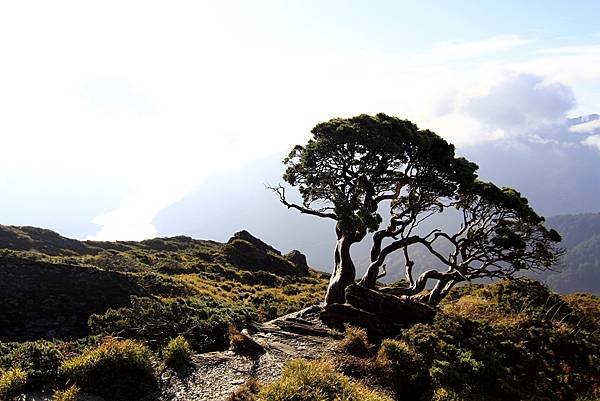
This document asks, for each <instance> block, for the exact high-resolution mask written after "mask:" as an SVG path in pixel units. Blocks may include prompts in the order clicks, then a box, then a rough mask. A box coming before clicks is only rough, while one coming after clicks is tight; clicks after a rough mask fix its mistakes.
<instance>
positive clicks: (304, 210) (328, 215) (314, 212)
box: [267, 185, 337, 220]
mask: <svg viewBox="0 0 600 401" xmlns="http://www.w3.org/2000/svg"><path fill="white" fill-rule="evenodd" d="M267 189H270V190H271V191H273V192H275V193H277V194H278V195H279V201H280V202H281V203H282V204H283V205H285V206H286V207H287V208H288V209H296V210H298V211H299V212H300V213H303V214H310V215H313V216H318V217H324V218H329V219H333V220H337V215H336V214H335V213H325V212H320V211H318V210H314V209H309V208H306V207H302V206H300V205H297V204H295V203H290V202H288V201H287V199H286V198H285V188H284V187H282V186H281V185H279V186H278V187H270V186H267Z"/></svg>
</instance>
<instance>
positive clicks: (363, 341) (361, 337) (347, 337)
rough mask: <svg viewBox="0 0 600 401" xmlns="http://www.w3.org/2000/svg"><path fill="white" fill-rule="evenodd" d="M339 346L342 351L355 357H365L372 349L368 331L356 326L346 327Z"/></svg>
mask: <svg viewBox="0 0 600 401" xmlns="http://www.w3.org/2000/svg"><path fill="white" fill-rule="evenodd" d="M338 345H339V347H340V348H341V349H342V350H344V351H346V352H347V353H349V354H350V355H354V356H365V355H367V354H368V353H369V351H370V350H371V348H372V346H371V344H369V340H368V338H367V332H366V330H365V329H361V328H358V327H354V326H347V327H346V331H345V333H344V338H342V339H341V340H340V341H339V343H338Z"/></svg>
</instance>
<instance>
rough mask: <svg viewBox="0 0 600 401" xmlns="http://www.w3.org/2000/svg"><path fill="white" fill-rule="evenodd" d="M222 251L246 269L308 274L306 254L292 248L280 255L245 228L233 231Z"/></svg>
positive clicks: (280, 274) (235, 263) (237, 264)
mask: <svg viewBox="0 0 600 401" xmlns="http://www.w3.org/2000/svg"><path fill="white" fill-rule="evenodd" d="M224 251H225V255H226V257H227V259H228V261H229V262H230V263H232V264H234V265H235V266H238V267H241V268H245V269H248V270H253V271H260V270H262V271H266V272H269V273H274V274H276V275H278V276H289V275H295V276H303V275H306V274H308V264H307V263H306V256H304V255H303V254H302V253H301V252H300V251H298V250H293V251H291V252H290V253H288V254H286V255H284V256H282V255H281V252H280V251H278V250H277V249H275V248H273V247H272V246H271V245H269V244H266V243H265V242H263V241H261V240H260V239H258V238H256V237H255V236H253V235H252V234H250V233H249V232H248V231H246V230H242V231H239V232H237V233H235V234H234V235H233V237H231V238H230V239H229V241H227V244H226V245H225V246H224Z"/></svg>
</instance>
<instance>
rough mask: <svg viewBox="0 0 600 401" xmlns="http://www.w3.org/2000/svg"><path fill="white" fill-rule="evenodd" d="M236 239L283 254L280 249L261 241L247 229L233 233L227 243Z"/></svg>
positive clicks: (267, 250)
mask: <svg viewBox="0 0 600 401" xmlns="http://www.w3.org/2000/svg"><path fill="white" fill-rule="evenodd" d="M236 239H241V240H244V241H247V242H249V243H251V244H252V245H254V246H255V247H257V248H258V249H260V250H262V251H264V252H273V253H274V254H276V255H281V252H280V251H278V250H277V249H275V248H273V247H272V246H271V245H269V244H267V243H265V242H263V241H261V240H260V239H258V238H256V237H255V236H254V235H252V234H250V233H249V232H248V231H246V230H242V231H238V232H237V233H235V234H233V237H231V238H229V241H227V243H228V244H230V243H232V242H233V241H235V240H236Z"/></svg>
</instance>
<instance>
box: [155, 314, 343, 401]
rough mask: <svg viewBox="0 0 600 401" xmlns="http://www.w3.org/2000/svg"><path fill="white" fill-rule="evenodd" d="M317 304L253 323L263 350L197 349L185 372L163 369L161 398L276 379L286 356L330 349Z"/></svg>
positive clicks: (210, 400)
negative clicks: (250, 352)
mask: <svg viewBox="0 0 600 401" xmlns="http://www.w3.org/2000/svg"><path fill="white" fill-rule="evenodd" d="M320 310H321V309H320V307H316V306H313V307H310V308H307V309H304V310H302V311H299V312H296V313H293V314H290V315H287V316H284V317H281V318H278V319H275V320H273V321H271V322H268V323H265V324H263V325H260V326H257V327H256V330H257V331H256V332H255V333H251V336H252V338H253V339H254V340H256V341H257V342H258V343H260V344H263V345H264V346H265V348H266V352H265V353H264V354H262V355H256V356H253V357H246V356H240V355H236V354H235V353H233V352H232V351H224V352H210V353H206V354H199V355H196V356H195V357H194V359H193V366H192V367H191V368H190V370H189V371H188V372H186V374H184V375H182V376H171V375H169V374H164V375H163V377H162V388H163V390H162V392H161V397H160V401H223V400H226V399H227V397H228V396H229V394H231V393H232V392H233V391H234V390H235V389H237V388H238V387H239V386H241V385H242V384H243V383H245V382H246V381H247V380H248V379H251V378H255V379H257V380H258V381H260V382H261V383H263V384H264V383H270V382H273V381H275V380H276V379H277V378H278V377H279V375H280V373H281V368H282V367H283V364H284V363H285V362H286V361H287V360H290V359H295V358H309V359H315V358H321V357H325V356H327V355H331V353H332V352H334V349H335V343H336V339H337V338H339V334H338V333H335V332H333V331H331V330H330V329H328V328H327V327H326V326H324V325H323V324H322V323H321V322H320V321H319V319H318V315H319V312H320Z"/></svg>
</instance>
